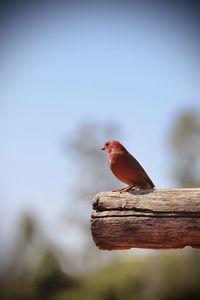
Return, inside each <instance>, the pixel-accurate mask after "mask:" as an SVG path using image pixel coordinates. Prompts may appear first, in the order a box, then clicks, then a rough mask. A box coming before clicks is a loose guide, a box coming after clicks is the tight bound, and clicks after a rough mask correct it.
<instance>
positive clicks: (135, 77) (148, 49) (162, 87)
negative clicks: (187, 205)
mask: <svg viewBox="0 0 200 300" xmlns="http://www.w3.org/2000/svg"><path fill="white" fill-rule="evenodd" d="M125 3H126V2H125ZM127 3H128V2H127ZM3 29H4V39H3V41H4V43H3V44H2V46H1V55H0V60H1V61H0V63H1V70H0V99H1V100H0V108H1V121H0V122H1V123H0V124H1V131H0V134H1V148H2V150H1V151H2V153H1V157H0V160H1V166H2V168H1V171H0V175H1V177H2V180H1V184H2V196H1V204H0V205H1V211H2V208H3V215H2V216H1V222H2V226H1V230H2V233H1V234H2V239H3V240H4V241H5V243H6V244H9V243H10V241H11V240H12V238H13V235H14V232H15V230H14V228H15V225H16V220H18V219H17V218H18V216H19V214H20V213H21V212H22V211H24V210H28V209H31V210H32V211H35V212H36V213H37V214H39V215H40V217H41V219H45V220H46V222H44V223H45V224H46V227H47V228H48V230H54V231H55V230H57V229H58V227H59V225H57V224H58V223H56V222H57V221H56V220H58V218H59V216H60V215H61V214H62V211H63V209H64V207H65V205H66V189H67V187H68V186H70V183H71V178H68V176H67V170H69V169H70V168H72V164H71V161H72V159H71V157H70V155H69V156H68V157H66V155H65V154H64V152H63V150H62V143H63V139H64V138H66V137H67V136H69V135H71V134H73V131H74V130H75V129H76V128H77V126H78V125H79V124H80V123H81V121H83V120H90V119H91V120H92V121H97V122H105V123H106V122H108V121H113V122H116V123H119V125H120V126H121V128H122V130H123V136H122V142H123V143H124V145H125V146H126V147H127V148H128V150H129V151H130V152H131V153H133V154H134V155H135V157H136V158H137V159H138V160H139V161H140V162H141V163H142V165H143V166H144V167H145V169H146V170H147V171H148V173H149V174H150V176H151V177H152V179H153V181H154V182H155V184H156V186H157V187H170V186H171V187H173V186H175V185H176V184H175V183H174V182H173V180H172V178H171V177H170V158H169V149H168V141H167V139H168V137H169V130H170V128H171V126H172V124H173V122H174V119H175V117H176V116H177V115H178V114H179V113H180V112H181V111H182V110H184V109H187V108H193V107H194V108H199V106H200V105H199V103H200V84H199V81H200V59H199V56H200V55H199V53H200V41H199V39H200V38H199V32H198V30H197V24H196V23H195V22H194V20H193V18H192V16H191V15H190V14H189V13H188V14H187V13H186V12H185V11H179V12H178V11H176V10H173V9H170V8H168V9H163V8H162V7H159V8H158V7H157V9H155V7H153V6H150V5H149V6H148V5H147V6H142V5H135V6H130V4H126V5H125V4H124V5H115V7H113V6H112V5H111V6H109V5H107V6H106V5H105V4H104V5H103V4H102V5H97V6H95V5H93V7H92V6H89V5H88V6H83V5H78V6H75V5H74V6H73V5H71V6H70V7H68V6H67V5H66V7H65V6H63V7H59V6H58V7H53V8H52V7H51V8H49V9H48V8H47V7H41V8H40V9H37V8H35V9H34V10H31V9H27V10H24V11H23V12H21V13H20V12H16V14H15V18H12V19H10V22H8V23H5V25H4V28H3ZM111 138H112V137H111ZM103 142H104V141H102V144H103ZM100 146H101V145H97V147H100ZM57 226H58V227H57Z"/></svg>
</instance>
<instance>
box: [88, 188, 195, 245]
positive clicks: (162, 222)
mask: <svg viewBox="0 0 200 300" xmlns="http://www.w3.org/2000/svg"><path fill="white" fill-rule="evenodd" d="M91 231H92V236H93V239H94V242H95V244H96V246H97V247H98V248H99V249H104V250H117V249H130V248H151V249H170V248H183V247H185V246H191V247H194V248H200V188H195V189H160V190H148V191H147V190H140V191H130V192H123V193H118V192H101V193H98V194H97V195H96V196H95V198H94V200H93V211H92V216H91Z"/></svg>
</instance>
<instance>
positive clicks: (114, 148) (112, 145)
mask: <svg viewBox="0 0 200 300" xmlns="http://www.w3.org/2000/svg"><path fill="white" fill-rule="evenodd" d="M101 150H105V151H106V152H108V153H111V152H112V153H121V152H123V153H124V152H126V151H127V150H126V149H125V148H124V146H123V145H122V144H120V142H118V141H115V140H113V141H108V142H106V143H105V144H104V145H103V148H101Z"/></svg>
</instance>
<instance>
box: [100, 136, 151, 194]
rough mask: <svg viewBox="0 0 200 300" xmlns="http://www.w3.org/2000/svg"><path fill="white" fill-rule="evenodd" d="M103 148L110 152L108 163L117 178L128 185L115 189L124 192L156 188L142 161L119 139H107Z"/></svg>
mask: <svg viewBox="0 0 200 300" xmlns="http://www.w3.org/2000/svg"><path fill="white" fill-rule="evenodd" d="M101 150H104V151H106V152H107V153H108V165H109V168H110V170H111V171H112V173H113V174H114V176H115V177H117V179H119V180H120V181H122V182H124V183H126V184H127V185H128V186H126V187H124V188H121V189H116V190H113V192H120V193H121V192H123V191H129V190H131V189H133V190H137V189H139V190H141V189H142V190H149V189H154V188H155V185H154V183H153V182H152V180H151V179H150V178H149V176H148V175H147V173H146V171H145V170H144V169H143V167H142V166H141V165H140V163H139V162H138V161H137V160H136V159H135V158H134V157H133V156H132V155H131V154H130V153H129V152H128V151H127V150H126V148H125V147H124V146H123V145H122V144H121V143H120V142H118V141H116V140H112V141H107V142H106V143H105V144H104V145H103V148H102V149H101Z"/></svg>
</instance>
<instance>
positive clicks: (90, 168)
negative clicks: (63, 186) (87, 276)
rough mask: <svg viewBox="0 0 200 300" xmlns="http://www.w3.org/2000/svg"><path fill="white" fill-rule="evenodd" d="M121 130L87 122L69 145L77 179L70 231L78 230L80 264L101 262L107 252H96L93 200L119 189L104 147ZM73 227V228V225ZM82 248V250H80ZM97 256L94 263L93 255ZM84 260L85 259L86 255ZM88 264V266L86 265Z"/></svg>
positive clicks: (70, 213) (114, 125)
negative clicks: (105, 191) (101, 193)
mask: <svg viewBox="0 0 200 300" xmlns="http://www.w3.org/2000/svg"><path fill="white" fill-rule="evenodd" d="M119 135H120V128H119V126H118V125H117V124H113V123H103V124H101V123H97V122H89V121H86V122H83V123H81V124H80V125H79V126H78V127H77V129H76V130H75V131H74V132H73V134H72V135H71V137H69V140H68V142H67V143H66V152H67V153H69V152H70V156H71V166H72V171H71V172H70V174H69V176H74V177H73V178H75V179H74V183H73V184H72V192H71V193H70V197H71V199H68V201H69V202H68V203H69V204H68V207H70V211H68V216H67V218H68V225H69V226H68V228H69V230H70V228H72V227H73V228H72V231H73V230H74V228H76V229H77V231H78V234H76V236H78V237H79V238H78V240H77V241H78V243H80V244H79V253H78V260H79V259H80V258H81V262H80V261H77V265H78V266H80V265H81V264H84V267H86V264H88V263H89V264H90V266H91V265H92V264H93V263H99V258H100V256H101V258H102V257H105V255H103V253H99V251H96V248H95V246H94V243H93V241H92V238H91V232H90V214H91V208H92V204H91V201H92V198H93V197H94V195H95V194H96V193H97V192H100V191H103V190H111V189H113V188H115V187H117V186H118V183H117V180H115V179H114V177H113V176H112V174H111V173H110V171H109V170H108V166H107V157H106V155H105V154H104V153H102V151H101V148H102V146H103V144H104V142H105V141H106V140H108V139H117V138H119ZM72 224H73V226H71V225H72ZM80 248H81V251H80ZM94 251H95V256H94V257H93V258H94V260H92V254H94ZM81 254H82V255H83V257H82V255H81ZM85 263H86V264H85Z"/></svg>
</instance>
